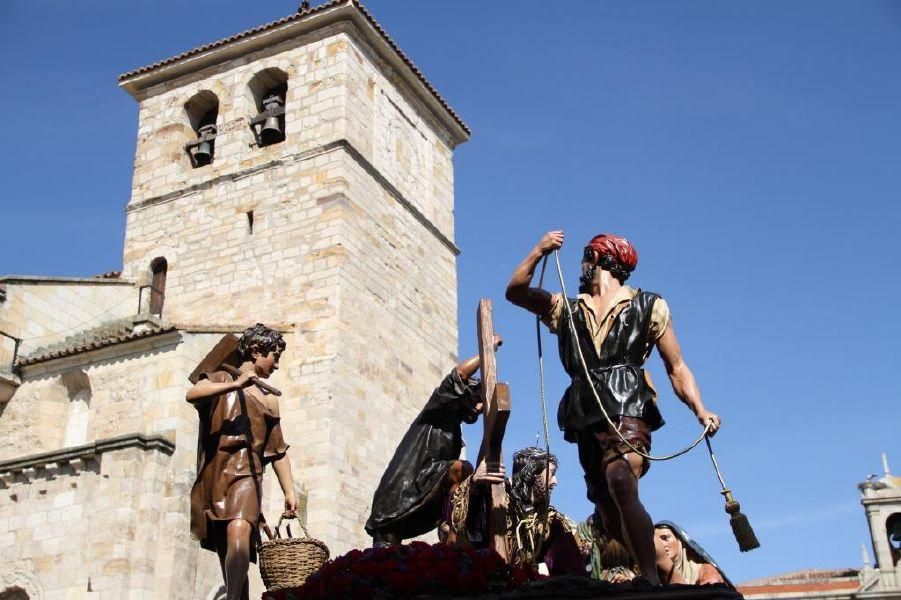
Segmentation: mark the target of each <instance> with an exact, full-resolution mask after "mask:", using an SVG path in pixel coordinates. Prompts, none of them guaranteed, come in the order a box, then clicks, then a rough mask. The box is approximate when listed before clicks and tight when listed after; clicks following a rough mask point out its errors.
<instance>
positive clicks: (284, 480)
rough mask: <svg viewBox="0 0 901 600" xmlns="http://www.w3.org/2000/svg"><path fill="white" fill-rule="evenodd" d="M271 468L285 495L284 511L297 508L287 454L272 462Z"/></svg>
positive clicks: (292, 510) (291, 510)
mask: <svg viewBox="0 0 901 600" xmlns="http://www.w3.org/2000/svg"><path fill="white" fill-rule="evenodd" d="M272 470H273V471H275V476H276V477H277V478H278V484H279V485H280V486H281V488H282V493H283V494H284V495H285V512H294V511H296V510H297V498H296V497H295V496H294V476H293V475H292V474H291V461H290V460H289V459H288V455H287V454H285V455H284V456H283V457H281V458H280V459H278V460H277V461H275V462H273V463H272Z"/></svg>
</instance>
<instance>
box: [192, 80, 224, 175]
mask: <svg viewBox="0 0 901 600" xmlns="http://www.w3.org/2000/svg"><path fill="white" fill-rule="evenodd" d="M185 114H186V115H187V117H188V121H189V122H190V123H191V129H193V130H194V133H195V134H196V135H197V139H195V140H194V141H192V142H190V143H189V144H187V145H186V146H185V150H186V151H187V153H188V156H189V157H191V165H192V166H193V167H194V168H195V169H196V168H197V167H203V166H205V165H208V164H210V163H212V162H213V157H214V156H215V153H216V133H217V131H216V119H217V118H219V98H218V97H217V96H216V94H214V93H213V92H211V91H209V90H204V91H202V92H198V93H197V94H194V96H192V97H191V99H190V100H188V101H187V102H185Z"/></svg>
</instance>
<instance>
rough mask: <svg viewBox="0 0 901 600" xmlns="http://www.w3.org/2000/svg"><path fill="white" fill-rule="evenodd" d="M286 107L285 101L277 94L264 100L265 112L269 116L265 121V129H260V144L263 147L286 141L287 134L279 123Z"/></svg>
mask: <svg viewBox="0 0 901 600" xmlns="http://www.w3.org/2000/svg"><path fill="white" fill-rule="evenodd" d="M284 106H285V101H284V100H282V99H281V97H280V96H278V95H276V94H273V95H272V96H269V97H268V98H266V99H265V100H263V112H264V113H266V115H267V116H266V120H265V121H263V127H262V128H261V129H260V144H261V145H262V146H268V145H269V144H277V143H278V142H281V141H283V140H284V139H285V132H284V131H282V126H281V123H280V121H279V115H280V114H283V113H284V109H283V107H284Z"/></svg>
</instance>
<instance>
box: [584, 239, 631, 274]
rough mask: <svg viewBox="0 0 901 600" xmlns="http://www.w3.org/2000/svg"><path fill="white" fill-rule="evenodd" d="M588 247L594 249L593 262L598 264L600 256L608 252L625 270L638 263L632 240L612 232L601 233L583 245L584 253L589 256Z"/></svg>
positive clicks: (629, 269) (628, 270) (629, 270)
mask: <svg viewBox="0 0 901 600" xmlns="http://www.w3.org/2000/svg"><path fill="white" fill-rule="evenodd" d="M589 249H591V250H593V251H594V257H593V258H594V260H593V261H592V262H593V263H594V264H598V261H600V260H601V257H602V256H603V255H605V254H609V255H610V256H611V257H612V258H613V260H615V261H616V262H617V263H619V264H620V265H622V267H623V268H624V269H625V270H626V272H631V271H632V270H633V269H635V266H636V265H637V264H638V252H636V250H635V246H633V245H632V242H630V241H629V240H627V239H626V238H624V237H622V236H619V235H614V234H612V233H602V234H601V235H596V236H594V237H593V238H591V241H590V242H588V245H587V246H585V255H586V257H588V256H589Z"/></svg>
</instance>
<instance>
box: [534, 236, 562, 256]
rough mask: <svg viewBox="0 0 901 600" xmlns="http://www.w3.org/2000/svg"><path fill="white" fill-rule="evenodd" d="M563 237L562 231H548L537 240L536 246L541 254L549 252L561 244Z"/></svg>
mask: <svg viewBox="0 0 901 600" xmlns="http://www.w3.org/2000/svg"><path fill="white" fill-rule="evenodd" d="M563 237H564V234H563V232H562V231H559V230H558V231H548V232H547V233H545V234H544V235H543V236H542V237H541V239H540V240H538V245H537V246H536V248H537V249H538V251H539V252H541V255H542V256H544V255H545V254H549V253H551V252H553V251H554V250H557V249H558V248H561V247H562V246H563Z"/></svg>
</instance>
